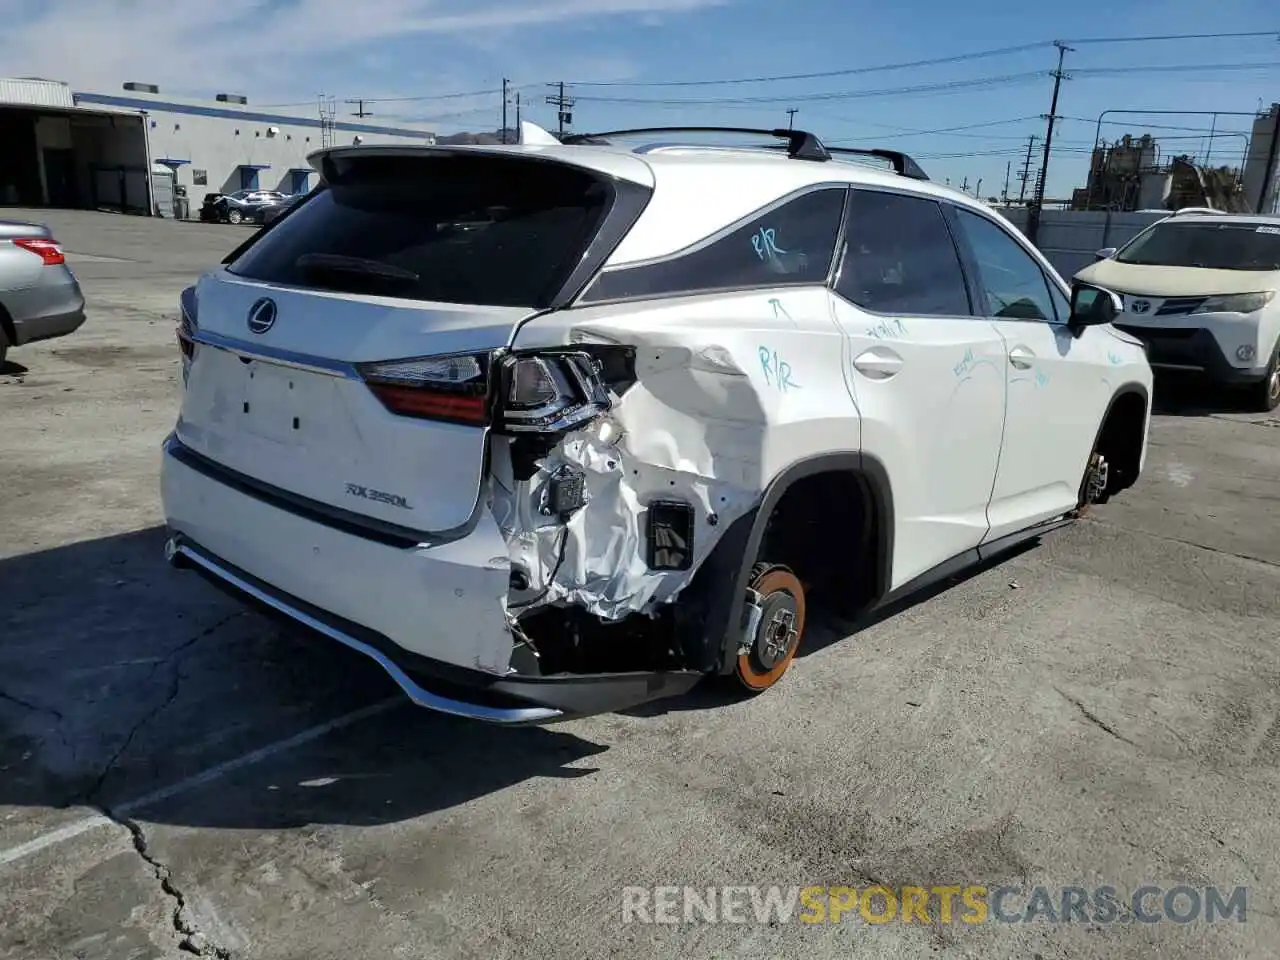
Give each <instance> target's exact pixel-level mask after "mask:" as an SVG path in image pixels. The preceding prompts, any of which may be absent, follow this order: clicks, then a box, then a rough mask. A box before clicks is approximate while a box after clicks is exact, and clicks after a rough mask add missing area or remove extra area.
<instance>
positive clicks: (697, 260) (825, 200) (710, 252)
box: [583, 187, 846, 303]
mask: <svg viewBox="0 0 1280 960" xmlns="http://www.w3.org/2000/svg"><path fill="white" fill-rule="evenodd" d="M845 193H846V191H845V189H844V188H843V187H830V188H823V189H819V190H812V191H810V192H808V193H804V194H801V195H800V196H798V197H795V198H794V199H792V200H788V201H785V202H783V203H781V204H780V205H777V206H774V207H771V208H770V209H768V210H766V211H762V212H761V213H758V214H755V215H753V216H751V217H749V218H748V219H747V220H745V221H743V222H741V223H740V224H739V225H738V226H735V227H733V228H732V229H731V230H729V231H728V232H727V233H724V234H722V235H720V236H717V237H712V238H710V240H709V241H707V240H704V241H701V242H700V243H697V244H694V245H693V246H691V247H689V248H687V249H685V250H681V251H679V252H677V253H674V254H672V255H671V256H668V257H663V258H662V259H660V260H653V261H649V262H646V263H643V264H638V265H636V266H634V267H618V268H615V269H612V270H606V271H604V272H603V273H602V274H600V276H599V277H597V278H596V281H595V283H593V284H592V285H591V287H590V288H588V290H587V292H586V294H585V295H584V297H583V300H584V301H585V302H589V303H592V302H598V301H601V300H624V299H631V298H635V297H669V296H679V295H683V294H694V293H707V292H712V291H718V290H748V289H752V288H763V287H778V286H789V285H804V284H822V283H826V280H827V275H828V273H829V272H830V269H831V260H832V257H833V256H834V254H835V245H836V235H837V234H838V233H839V231H840V218H841V216H842V215H843V211H844V198H845Z"/></svg>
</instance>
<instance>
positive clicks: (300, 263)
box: [228, 154, 614, 307]
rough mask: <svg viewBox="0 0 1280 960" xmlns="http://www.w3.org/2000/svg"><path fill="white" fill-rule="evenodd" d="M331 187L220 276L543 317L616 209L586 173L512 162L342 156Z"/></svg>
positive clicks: (608, 191)
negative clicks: (532, 311) (528, 311)
mask: <svg viewBox="0 0 1280 960" xmlns="http://www.w3.org/2000/svg"><path fill="white" fill-rule="evenodd" d="M326 179H327V181H328V185H327V187H326V188H324V189H322V190H321V191H319V192H318V193H317V194H316V195H315V196H313V197H311V198H310V199H308V201H307V202H306V203H305V204H303V205H301V206H300V207H299V208H298V209H297V210H295V211H293V213H291V214H290V216H288V217H285V218H282V219H280V220H279V221H277V223H276V224H275V225H273V227H272V228H271V229H270V230H268V231H266V232H265V233H264V234H263V235H262V236H261V237H260V238H259V239H257V241H256V242H254V243H252V244H249V245H248V246H247V247H246V248H245V249H244V251H243V253H241V254H240V255H239V256H238V257H236V258H235V259H234V260H233V261H232V262H231V264H230V265H229V267H228V269H229V270H230V271H231V272H232V273H234V274H237V275H238V276H242V277H247V278H249V279H253V280H263V281H267V282H270V283H279V284H286V285H288V286H294V287H303V288H311V289H318V290H337V291H342V292H348V293H357V294H374V295H381V296H391V297H402V298H406V299H413V300H426V301H434V302H441V303H467V304H478V305H488V306H504V307H526V306H527V307H542V306H545V305H546V304H547V303H548V302H549V301H550V299H551V298H552V297H554V295H555V294H556V293H557V292H558V291H559V289H560V287H561V286H562V285H563V284H564V283H565V281H566V280H567V279H568V277H569V276H570V274H571V273H572V272H573V270H574V268H575V267H576V266H577V265H578V264H579V262H580V261H581V259H582V256H583V254H584V252H585V251H586V249H587V246H588V245H589V244H590V243H591V241H592V239H593V238H594V237H595V235H596V232H597V231H598V230H599V228H600V225H601V223H602V221H603V219H604V217H605V215H606V214H607V213H608V211H609V208H610V204H611V203H612V200H613V193H614V191H613V188H612V187H611V186H610V185H609V184H608V183H607V182H605V181H603V180H602V179H600V178H598V177H596V176H595V175H593V174H592V173H591V172H589V171H585V170H581V169H579V168H576V167H571V166H568V165H565V164H555V163H546V162H540V161H530V160H527V159H521V158H510V157H493V156H483V155H473V156H467V157H458V156H440V155H430V154H419V155H416V156H414V155H382V156H378V155H374V156H365V157H359V158H344V159H343V161H342V163H341V165H340V166H339V167H338V169H337V170H336V171H334V175H333V176H330V177H326Z"/></svg>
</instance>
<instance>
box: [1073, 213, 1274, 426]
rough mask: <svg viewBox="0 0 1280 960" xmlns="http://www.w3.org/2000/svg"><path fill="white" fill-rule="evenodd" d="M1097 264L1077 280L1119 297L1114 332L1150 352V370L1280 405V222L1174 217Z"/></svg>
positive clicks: (1265, 407)
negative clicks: (1192, 376) (1189, 376)
mask: <svg viewBox="0 0 1280 960" xmlns="http://www.w3.org/2000/svg"><path fill="white" fill-rule="evenodd" d="M1098 257H1099V259H1098V262H1096V263H1093V264H1091V265H1089V266H1088V267H1085V268H1084V269H1083V270H1081V271H1080V272H1079V273H1078V274H1076V278H1077V279H1079V280H1084V281H1086V282H1089V283H1094V284H1102V285H1104V286H1106V287H1107V288H1108V289H1110V290H1112V291H1114V292H1116V293H1118V294H1120V295H1121V296H1122V299H1123V304H1124V316H1123V317H1118V318H1117V319H1116V325H1117V326H1118V327H1120V328H1121V329H1122V330H1127V331H1128V332H1130V333H1132V334H1133V335H1134V336H1137V337H1139V338H1140V339H1142V340H1143V341H1145V342H1146V343H1147V345H1148V348H1149V356H1150V359H1151V365H1152V366H1153V367H1156V368H1157V369H1160V368H1165V369H1171V370H1187V371H1193V372H1195V373H1200V374H1206V375H1208V377H1209V378H1210V379H1211V380H1212V381H1214V382H1216V383H1219V384H1223V385H1229V386H1233V387H1238V388H1241V389H1242V390H1244V391H1245V392H1246V393H1247V394H1248V396H1249V405H1250V406H1251V407H1253V408H1254V409H1255V410H1260V411H1263V412H1266V411H1270V410H1274V409H1276V407H1278V406H1280V217H1277V216H1266V215H1261V214H1259V215H1249V214H1232V213H1222V212H1220V211H1214V210H1207V209H1203V208H1193V209H1186V210H1179V211H1178V212H1177V213H1175V214H1174V215H1173V216H1170V217H1166V218H1165V219H1163V220H1160V221H1158V222H1156V223H1153V224H1152V225H1151V226H1150V227H1148V228H1147V229H1146V230H1144V231H1142V233H1140V234H1138V235H1137V236H1136V237H1134V238H1133V239H1132V240H1130V241H1129V242H1128V243H1127V244H1125V245H1124V246H1123V247H1121V248H1120V249H1119V250H1113V249H1110V248H1108V249H1106V250H1099V251H1098Z"/></svg>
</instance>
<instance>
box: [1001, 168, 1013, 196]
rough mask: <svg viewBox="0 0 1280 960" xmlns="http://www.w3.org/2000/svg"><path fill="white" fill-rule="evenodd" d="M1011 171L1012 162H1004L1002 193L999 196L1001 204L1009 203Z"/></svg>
mask: <svg viewBox="0 0 1280 960" xmlns="http://www.w3.org/2000/svg"><path fill="white" fill-rule="evenodd" d="M1012 171H1013V161H1012V160H1006V161H1005V162H1004V192H1003V193H1001V194H1000V201H1001V202H1002V203H1008V202H1009V174H1010V173H1011V172H1012Z"/></svg>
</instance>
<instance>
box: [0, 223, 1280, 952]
mask: <svg viewBox="0 0 1280 960" xmlns="http://www.w3.org/2000/svg"><path fill="white" fill-rule="evenodd" d="M13 214H14V212H13V211H5V214H4V215H6V216H12V215H13ZM25 214H26V215H27V216H30V217H34V218H37V219H42V220H44V221H46V222H48V223H50V224H51V225H52V226H53V228H54V230H55V233H56V235H57V237H58V238H59V239H60V240H61V241H62V242H63V244H64V245H65V246H66V248H67V249H68V251H69V256H70V260H71V262H72V264H73V266H74V268H75V270H76V271H77V273H78V275H79V276H80V278H81V281H82V283H83V285H84V288H85V291H86V295H87V297H88V300H89V304H90V311H91V312H90V316H89V320H88V321H87V323H86V324H85V326H84V327H83V328H82V329H81V330H80V331H79V332H77V333H76V334H75V335H73V336H71V337H68V338H65V339H62V340H56V341H51V342H48V343H45V344H40V345H34V346H31V347H28V348H21V349H17V350H14V351H13V352H12V353H11V354H10V363H9V366H8V367H7V368H5V369H4V370H0V955H3V956H5V957H13V958H33V960H34V958H42V960H43V958H50V957H92V958H110V960H115V958H149V957H178V956H181V955H187V956H189V955H191V954H192V953H199V954H202V955H206V956H218V957H237V958H240V957H244V958H261V960H276V958H280V960H284V958H293V957H304V956H305V957H309V958H314V960H319V958H328V957H333V958H344V960H345V958H352V957H406V958H418V957H424V958H425V957H430V958H440V957H477V958H480V957H483V958H487V960H491V958H502V957H526V956H528V957H550V956H564V957H604V956H610V957H623V958H627V957H635V958H642V957H643V958H650V957H671V958H677V957H679V958H692V957H730V956H733V957H766V956H767V957H771V958H773V957H802V956H803V957H806V958H811V957H816V958H822V957H833V958H834V957H840V958H849V957H868V958H893V957H919V956H925V955H934V954H937V955H942V956H957V957H959V956H981V957H1010V958H1014V957H1016V958H1024V960H1025V958H1040V960H1046V958H1058V957H1107V958H1130V957H1135V958H1136V957H1149V956H1156V955H1159V956H1162V957H1170V958H1188V960H1189V958H1196V960H1201V958H1205V957H1233V958H1234V957H1253V956H1256V957H1263V956H1274V951H1275V945H1276V944H1277V943H1280V918H1278V915H1277V912H1278V911H1280V894H1278V893H1277V891H1278V889H1280V860H1277V857H1276V855H1275V852H1276V850H1277V849H1280V799H1278V798H1280V520H1278V519H1277V516H1278V515H1280V514H1278V513H1277V509H1278V504H1280V418H1276V417H1266V416H1260V415H1249V414H1240V413H1232V412H1230V411H1229V410H1224V409H1221V407H1223V406H1224V405H1225V401H1221V400H1220V399H1218V398H1212V397H1210V398H1205V397H1203V396H1201V395H1200V394H1199V393H1198V392H1197V391H1194V390H1191V391H1184V392H1182V393H1180V394H1173V395H1171V397H1170V399H1168V400H1166V401H1165V402H1164V403H1163V404H1162V408H1161V409H1162V412H1161V413H1160V414H1159V415H1158V416H1157V417H1156V418H1155V422H1154V425H1153V428H1152V437H1151V449H1150V454H1149V460H1148V465H1147V470H1146V473H1145V476H1144V478H1143V480H1142V481H1141V483H1140V484H1139V485H1138V486H1137V487H1136V488H1135V489H1133V490H1131V491H1129V492H1127V493H1126V494H1124V495H1122V496H1121V497H1120V498H1119V499H1118V500H1116V501H1115V502H1114V503H1112V504H1109V505H1107V506H1105V507H1102V508H1099V509H1098V510H1097V511H1096V512H1095V513H1094V514H1093V516H1092V517H1091V518H1089V519H1088V520H1086V521H1082V522H1080V523H1078V524H1076V525H1074V526H1073V527H1070V528H1068V529H1066V530H1065V531H1062V532H1060V533H1057V534H1054V535H1052V536H1050V537H1048V538H1046V539H1045V541H1044V542H1043V543H1042V544H1041V545H1039V546H1037V547H1035V548H1033V549H1031V550H1028V551H1026V552H1023V553H1022V554H1020V555H1018V556H1017V557H1015V558H1012V559H1010V560H1008V561H1006V562H1004V563H1002V564H1000V565H997V566H994V567H992V568H990V569H987V570H985V571H983V572H981V573H979V574H977V575H976V576H973V577H971V578H969V579H967V580H964V581H963V582H961V583H958V584H956V585H954V586H953V587H951V588H950V589H948V590H946V591H944V592H940V593H937V594H935V595H933V596H930V597H928V598H925V599H923V600H922V601H921V602H918V603H916V604H913V605H910V606H908V607H906V608H904V609H902V610H901V611H900V612H898V613H897V614H896V615H894V616H892V617H889V618H887V619H883V620H881V621H879V622H877V623H874V624H872V625H869V626H866V627H865V628H863V629H861V630H859V631H856V632H852V635H850V636H842V634H844V633H849V632H851V631H850V630H848V629H835V630H829V631H826V632H821V631H820V632H818V633H817V634H816V635H814V636H812V637H811V638H810V642H809V644H808V649H806V650H805V651H804V655H803V656H802V657H801V659H800V660H799V661H798V662H797V663H796V664H795V666H794V667H793V668H792V671H791V674H790V676H788V677H787V678H786V680H785V682H784V683H783V684H782V685H781V686H780V687H779V688H778V689H776V690H774V691H772V692H770V693H768V694H767V695H765V696H763V697H760V698H758V699H755V700H751V701H745V702H741V701H740V702H732V703H724V702H721V701H718V700H716V699H714V698H713V697H711V696H710V695H708V694H705V693H697V694H695V695H694V696H691V697H689V698H687V699H684V700H678V701H672V702H668V703H662V704H656V705H654V706H652V707H650V708H647V709H643V710H638V711H634V712H632V713H629V714H626V715H610V716H602V717H595V718H590V719H585V720H577V721H573V722H569V723H564V724H560V725H556V726H553V727H548V728H535V729H519V730H502V729H495V728H491V727H488V726H480V725H476V724H469V723H466V722H461V721H455V720H452V719H449V718H446V717H442V716H437V715H433V714H430V713H426V712H424V711H420V710H417V709H415V708H412V707H410V706H408V705H406V704H405V703H404V702H403V701H402V700H401V699H400V697H399V696H398V695H397V691H396V690H395V688H394V687H393V685H392V684H391V683H390V681H388V680H387V679H386V678H384V677H383V676H382V674H381V673H380V671H379V670H377V669H376V668H375V667H373V666H371V665H368V664H366V663H364V662H363V661H361V660H360V659H358V658H357V657H356V656H355V655H353V654H349V653H347V652H345V651H344V650H342V649H340V648H338V647H337V646H335V645H333V644H330V643H327V642H324V641H320V640H314V639H308V638H299V637H296V636H293V635H287V634H283V633H281V632H279V631H278V630H277V628H276V627H275V626H273V625H271V624H270V623H268V622H267V621H265V620H263V619H260V618H259V617H258V616H257V615H255V614H252V613H248V612H245V611H243V610H241V609H240V608H239V607H237V606H235V605H234V604H232V603H231V602H230V601H228V600H226V599H224V598H222V597H221V596H220V595H218V594H216V593H215V592H214V591H213V590H212V589H211V588H209V587H207V586H206V585H205V584H204V583H203V582H202V581H200V580H198V579H197V578H196V577H195V576H194V575H191V574H182V573H176V572H171V571H170V570H168V568H167V567H166V566H165V565H164V563H163V560H162V556H161V547H162V544H163V539H164V538H163V532H162V529H161V526H160V524H161V514H160V508H159V499H158V489H157V472H158V458H159V444H160V442H161V440H162V439H163V437H164V436H165V434H166V433H167V432H168V430H169V429H170V427H171V425H172V423H173V420H174V418H175V415H176V410H177V402H178V379H177V378H178V360H177V357H178V353H177V348H176V345H175V342H174V332H173V322H174V317H175V308H176V299H177V295H178V292H179V291H180V289H181V288H182V287H183V286H184V285H185V284H186V283H188V282H190V280H191V279H192V278H193V277H194V276H195V275H196V274H197V273H198V272H199V271H200V270H201V269H203V268H205V267H207V266H208V265H210V264H212V263H215V262H216V261H217V260H218V259H220V258H221V256H222V255H223V254H224V253H225V252H226V251H227V250H229V249H230V248H231V247H232V246H233V245H234V244H235V243H236V242H237V241H238V240H239V239H240V238H243V237H244V236H245V235H246V228H235V227H229V226H216V225H202V224H197V223H176V222H172V221H150V220H145V219H138V218H126V217H118V216H111V215H106V214H91V213H69V212H55V211H27V212H25ZM19 215H22V212H20V213H19ZM1161 388H1162V389H1163V388H1164V385H1163V384H1162V385H1161ZM872 883H880V884H884V885H886V886H889V887H900V886H904V885H921V886H925V887H928V886H931V885H958V886H963V885H967V884H983V885H987V886H991V887H994V886H999V885H1011V886H1017V887H1021V888H1023V889H1025V890H1028V891H1029V890H1030V888H1032V887H1034V886H1036V885H1042V886H1045V887H1047V888H1052V889H1055V890H1056V889H1058V888H1061V887H1063V886H1068V885H1079V886H1083V887H1086V888H1089V889H1093V888H1095V887H1098V886H1101V885H1110V886H1112V887H1115V888H1116V889H1117V890H1119V891H1122V894H1121V896H1122V899H1123V892H1124V891H1132V890H1135V889H1137V888H1139V887H1142V886H1144V885H1152V886H1158V887H1161V888H1170V887H1174V886H1177V885H1189V886H1192V887H1198V888H1203V887H1206V886H1216V887H1218V888H1220V889H1223V890H1227V891H1229V890H1231V889H1232V888H1235V887H1247V888H1248V899H1247V905H1248V906H1247V917H1246V919H1245V922H1239V919H1238V917H1237V918H1236V919H1228V920H1225V921H1224V920H1220V921H1218V922H1216V923H1207V922H1203V921H1199V920H1197V921H1194V922H1190V923H1185V924H1181V923H1175V922H1172V921H1171V920H1169V919H1165V920H1164V921H1162V922H1159V923H1150V924H1148V923H1140V922H1126V921H1132V920H1134V919H1135V918H1134V917H1133V916H1132V915H1130V914H1127V913H1126V912H1125V911H1124V910H1121V915H1120V917H1119V918H1118V922H1115V923H1110V924H1097V923H1092V924H1086V923H1080V922H1072V923H1058V924H1055V923H1051V922H1047V921H1046V920H1045V919H1044V917H1043V916H1042V917H1041V918H1039V919H1036V920H1034V921H1032V922H1024V923H1001V922H987V923H982V924H966V923H962V922H953V923H943V922H935V923H929V924H926V923H920V922H915V923H903V922H898V921H894V922H888V923H884V924H878V925H876V924H868V923H866V922H865V921H864V920H863V919H861V918H860V917H859V916H858V915H857V914H856V913H855V914H854V915H852V916H850V917H848V918H846V920H845V922H844V923H842V924H839V925H833V924H828V923H820V924H804V923H798V922H791V923H778V922H775V923H755V922H747V923H739V924H735V923H719V924H711V923H706V922H693V923H684V922H681V923H677V924H674V925H659V924H653V925H647V924H643V923H630V924H624V923H623V914H622V896H623V894H622V891H623V888H624V887H627V886H642V887H652V886H657V885H675V886H693V887H702V888H705V887H711V886H714V887H721V886H724V885H741V886H745V885H772V884H777V885H781V886H783V887H788V888H789V887H792V886H800V887H805V886H810V885H818V886H832V885H844V884H847V885H851V886H855V887H865V886H867V885H868V884H872ZM1010 902H1011V903H1013V904H1014V906H1012V907H1011V908H1009V909H1012V910H1014V911H1017V910H1019V909H1021V904H1022V903H1023V902H1024V901H1010ZM748 912H750V911H748Z"/></svg>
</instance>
